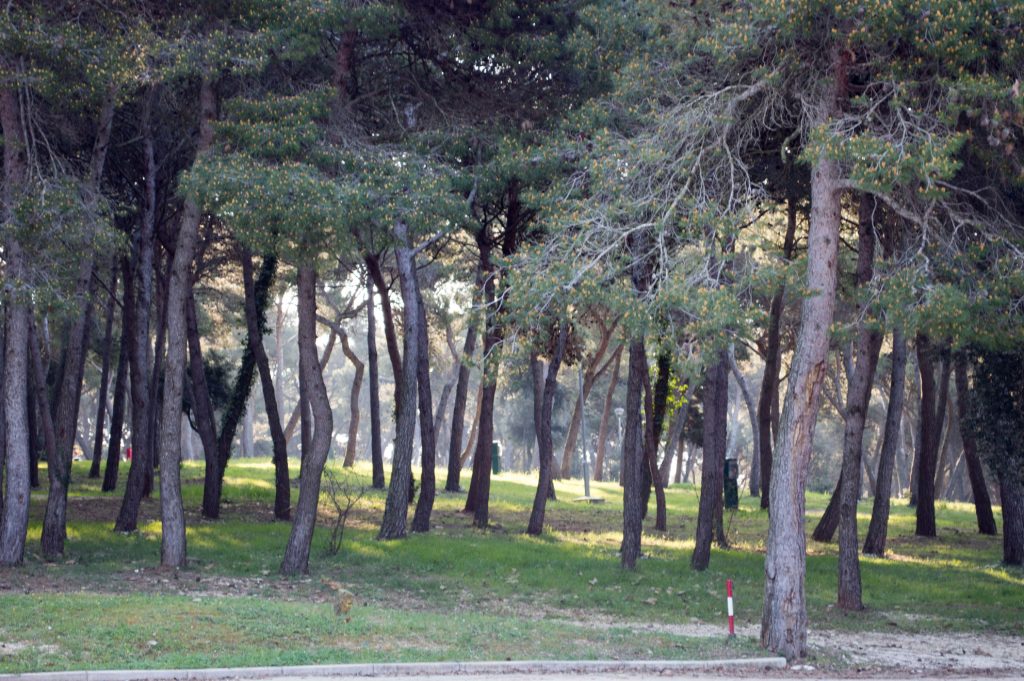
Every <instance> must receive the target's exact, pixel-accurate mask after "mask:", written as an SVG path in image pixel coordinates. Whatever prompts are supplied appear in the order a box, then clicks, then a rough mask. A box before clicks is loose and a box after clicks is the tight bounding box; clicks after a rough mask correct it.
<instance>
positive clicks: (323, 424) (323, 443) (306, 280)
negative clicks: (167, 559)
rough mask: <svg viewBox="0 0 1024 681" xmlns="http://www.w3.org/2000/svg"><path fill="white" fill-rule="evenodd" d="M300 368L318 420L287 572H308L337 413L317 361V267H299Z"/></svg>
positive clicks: (288, 550) (307, 458)
mask: <svg viewBox="0 0 1024 681" xmlns="http://www.w3.org/2000/svg"><path fill="white" fill-rule="evenodd" d="M298 307H299V371H300V372H302V373H304V374H305V375H306V377H307V383H308V384H309V386H310V404H311V407H312V412H313V419H314V423H315V427H314V431H313V446H312V449H310V451H309V452H307V453H306V456H305V457H304V458H305V461H304V462H303V466H302V473H301V474H300V478H299V501H298V503H297V504H296V505H295V520H294V522H293V523H292V531H291V534H290V535H289V536H288V545H287V547H286V548H285V552H284V560H283V561H282V562H281V572H282V574H285V575H295V574H300V573H301V574H305V573H307V572H309V550H310V546H311V544H312V542H313V529H314V527H315V526H316V510H317V505H318V504H319V501H320V480H321V476H322V475H323V471H324V465H325V464H326V463H327V455H328V453H329V452H330V449H331V439H332V438H333V436H334V435H333V431H334V417H333V415H332V414H331V403H330V400H329V399H328V397H327V386H326V385H325V384H324V376H323V371H322V369H321V367H320V364H319V362H317V350H316V270H315V269H314V268H313V267H310V266H308V265H303V266H300V267H299V301H298Z"/></svg>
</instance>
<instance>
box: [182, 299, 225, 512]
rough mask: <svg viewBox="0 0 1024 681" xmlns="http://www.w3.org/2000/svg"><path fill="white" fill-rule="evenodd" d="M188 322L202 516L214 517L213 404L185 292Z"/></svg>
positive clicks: (216, 503)
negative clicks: (199, 450)
mask: <svg viewBox="0 0 1024 681" xmlns="http://www.w3.org/2000/svg"><path fill="white" fill-rule="evenodd" d="M185 313H186V316H185V321H186V323H187V324H188V347H189V377H190V378H191V379H192V410H193V413H194V414H195V425H196V430H198V431H199V439H200V441H201V442H202V444H203V460H204V462H205V470H204V479H203V502H202V510H203V517H204V518H207V519H209V520H216V519H217V518H219V517H220V494H221V486H220V479H221V475H220V456H219V455H218V453H217V429H216V426H215V425H214V420H215V417H214V412H213V404H212V402H211V401H210V389H209V387H207V384H206V370H205V368H204V363H203V350H202V341H201V340H200V338H199V323H198V319H197V318H196V302H195V297H194V296H193V295H189V298H188V301H187V307H186V309H185Z"/></svg>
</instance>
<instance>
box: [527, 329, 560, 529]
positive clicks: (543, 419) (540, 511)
mask: <svg viewBox="0 0 1024 681" xmlns="http://www.w3.org/2000/svg"><path fill="white" fill-rule="evenodd" d="M567 325H568V324H567V323H566V322H565V321H563V320H559V321H558V342H557V344H556V346H555V353H554V355H553V356H552V357H551V362H550V364H549V365H548V372H547V378H543V383H544V388H543V390H541V391H539V392H540V400H539V401H538V399H537V397H538V394H537V393H538V390H537V386H538V385H539V384H540V382H541V380H542V377H543V375H544V369H543V367H542V366H541V362H540V360H539V359H538V358H537V355H536V354H534V355H532V356H531V357H530V374H531V376H532V377H533V384H534V390H533V422H534V431H535V433H536V435H537V455H538V467H539V469H540V471H539V474H538V478H537V492H536V493H535V494H534V495H533V508H532V509H531V511H530V522H529V523H528V524H527V526H526V533H527V534H532V535H534V536H536V535H539V534H541V533H542V532H543V531H544V512H545V510H546V508H547V501H548V490H549V488H550V487H551V484H552V477H553V475H552V473H553V471H552V468H553V467H554V463H555V461H554V458H555V454H554V445H553V443H552V441H551V409H552V407H553V406H554V403H555V391H556V390H557V388H558V370H559V368H560V367H561V366H562V358H563V357H564V356H565V344H566V337H567V336H568V335H569V334H568V330H567V328H566V327H567Z"/></svg>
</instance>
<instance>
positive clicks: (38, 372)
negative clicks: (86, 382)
mask: <svg viewBox="0 0 1024 681" xmlns="http://www.w3.org/2000/svg"><path fill="white" fill-rule="evenodd" d="M28 342H29V359H30V361H31V362H32V367H31V371H32V378H31V381H30V383H29V385H30V386H31V390H32V393H33V402H34V406H35V408H36V414H38V417H39V421H40V425H41V426H42V431H43V443H44V448H45V450H46V461H47V464H48V465H47V469H48V470H49V469H51V468H56V466H55V465H54V464H53V463H52V462H56V461H57V460H58V454H57V429H56V426H55V424H54V420H53V415H52V414H51V412H50V400H49V398H48V396H47V389H46V368H45V367H44V366H43V359H42V356H41V352H40V349H39V337H38V334H37V333H36V328H35V321H34V320H33V319H32V317H29V322H28ZM47 477H49V479H50V486H51V487H53V486H58V492H57V493H58V494H61V493H63V494H66V493H67V492H66V490H67V487H66V484H62V483H63V481H62V480H61V479H60V477H59V476H58V475H56V474H55V473H52V472H51V473H49V475H48V476H47ZM51 494H52V492H51ZM65 508H66V507H65ZM46 529H49V530H50V532H59V531H60V530H61V529H66V525H51V526H50V527H49V528H46V527H44V535H43V539H42V541H41V544H42V545H43V547H44V548H45V547H46V545H47V543H46V542H47V541H49V542H50V543H51V545H53V543H56V542H58V541H59V542H60V544H61V546H63V542H64V537H59V538H57V537H53V536H51V537H49V538H47V537H46V536H45V531H46ZM58 557H60V554H56V555H54V554H45V553H44V554H43V558H44V560H47V561H52V560H56V559H57V558H58Z"/></svg>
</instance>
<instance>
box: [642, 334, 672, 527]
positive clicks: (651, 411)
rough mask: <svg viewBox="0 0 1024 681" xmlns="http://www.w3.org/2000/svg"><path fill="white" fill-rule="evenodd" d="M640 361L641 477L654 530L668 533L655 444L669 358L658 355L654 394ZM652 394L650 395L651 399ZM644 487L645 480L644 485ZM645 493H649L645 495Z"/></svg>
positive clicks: (658, 436) (663, 417)
mask: <svg viewBox="0 0 1024 681" xmlns="http://www.w3.org/2000/svg"><path fill="white" fill-rule="evenodd" d="M646 364H647V362H646V358H645V361H644V369H645V371H646V375H645V380H644V463H643V465H644V466H645V469H644V471H643V472H644V473H646V475H645V476H644V477H645V478H648V479H649V480H650V484H651V485H653V487H654V508H655V515H654V529H655V530H658V531H659V532H667V531H668V509H667V507H666V503H665V484H664V482H662V479H661V475H660V474H659V473H658V442H659V441H660V440H661V430H662V424H663V423H664V421H665V406H666V404H667V398H668V375H669V368H670V366H671V364H670V358H669V357H668V355H666V354H664V353H662V354H659V355H658V380H657V383H656V384H655V387H654V390H653V391H652V390H651V389H650V387H651V386H650V383H651V382H650V371H649V369H647V366H646ZM652 392H653V395H652ZM644 483H645V484H646V480H645V481H644ZM648 493H649V492H648Z"/></svg>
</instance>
